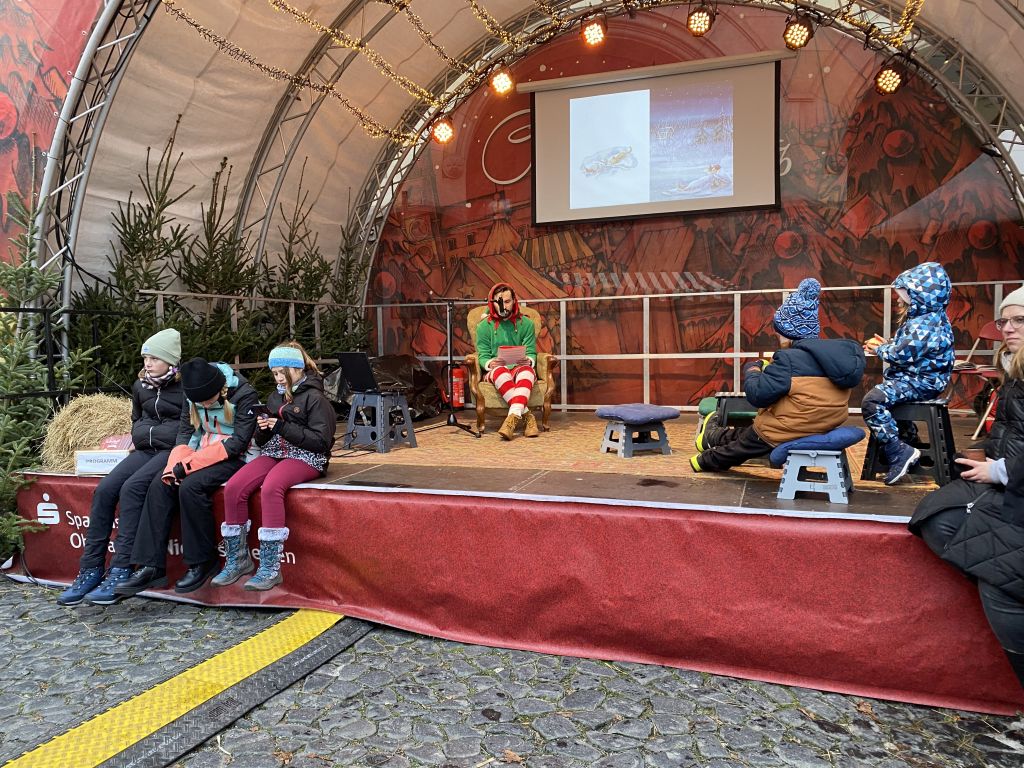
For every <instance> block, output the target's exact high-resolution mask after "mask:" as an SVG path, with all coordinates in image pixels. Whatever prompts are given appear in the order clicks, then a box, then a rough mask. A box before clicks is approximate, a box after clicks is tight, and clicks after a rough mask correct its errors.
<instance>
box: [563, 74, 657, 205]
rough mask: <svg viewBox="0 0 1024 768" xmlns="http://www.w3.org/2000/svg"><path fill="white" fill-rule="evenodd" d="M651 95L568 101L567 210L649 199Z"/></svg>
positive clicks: (613, 95) (640, 93)
mask: <svg viewBox="0 0 1024 768" xmlns="http://www.w3.org/2000/svg"><path fill="white" fill-rule="evenodd" d="M650 95H651V94H650V91H647V90H643V91H626V92H624V93H611V94H607V95H604V96H591V97H588V98H583V99H571V100H570V101H569V207H570V208H594V207H596V206H600V205H623V204H628V203H642V202H646V201H647V200H649V199H650V174H651V152H650V149H651V147H650Z"/></svg>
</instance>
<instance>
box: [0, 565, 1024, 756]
mask: <svg viewBox="0 0 1024 768" xmlns="http://www.w3.org/2000/svg"><path fill="white" fill-rule="evenodd" d="M55 597H56V593H55V592H51V591H46V590H42V589H39V588H37V587H33V586H20V585H13V584H10V583H4V584H0V648H4V649H10V651H9V652H8V653H7V654H3V655H2V656H0V679H2V680H3V684H4V686H3V687H4V693H5V695H4V696H3V697H0V762H3V760H5V759H7V758H10V757H14V756H16V755H17V754H19V753H20V752H22V751H23V750H24V749H26V748H29V747H31V746H33V745H34V744H36V743H38V742H39V741H41V740H43V739H45V738H48V737H49V736H51V735H53V734H54V733H55V732H59V731H60V730H62V729H63V728H66V727H68V726H70V725H74V724H76V723H77V722H79V721H81V720H82V719H84V718H85V717H87V716H89V715H91V714H94V713H96V712H98V711H101V710H103V709H105V708H106V707H108V706H110V705H111V704H114V703H117V702H118V701H120V700H122V699H124V698H126V697H127V696H129V695H132V694H134V693H137V692H139V691H140V690H142V689H143V688H144V687H147V686H149V685H152V684H153V683H155V682H157V681H159V680H161V679H164V678H166V677H167V676H169V675H171V674H174V673H176V672H178V671H180V670H181V669H183V668H185V667H187V666H190V665H191V664H193V663H196V662H198V661H200V660H202V659H204V658H207V657H209V656H210V655H212V654H213V653H215V652H217V651H219V650H221V649H222V648H224V647H226V646H228V645H230V644H233V643H234V642H235V641H236V640H240V639H242V638H244V637H247V636H249V635H251V634H252V633H253V632H256V631H258V630H260V629H262V628H264V627H265V626H267V625H268V624H270V623H271V622H273V621H276V620H277V619H278V618H279V617H280V616H281V614H280V613H274V612H261V611H251V610H231V609H202V608H194V607H191V606H187V605H180V604H174V603H169V602H164V601H151V600H141V599H136V600H131V601H127V602H125V603H122V604H121V605H120V606H117V607H115V608H113V609H105V610H104V609H99V608H81V607H78V608H73V609H65V608H62V607H60V606H58V605H56V604H55V603H54V599H55ZM125 659H127V663H126V662H125ZM86 692H87V693H86ZM1022 754H1024V718H1021V717H1017V718H1005V717H995V716H988V715H978V714H974V713H969V712H956V711H952V710H941V709H933V708H928V707H915V706H910V705H905V704H893V703H890V702H882V701H878V700H870V699H862V698H859V697H854V696H840V695H837V694H829V693H820V692H817V691H811V690H807V689H802V688H789V687H785V686H777V685H769V684H766V683H757V682H751V681H746V680H737V679H733V678H728V677H718V676H714V675H706V674H700V673H695V672H688V671H685V670H676V669H670V668H665V667H657V666H650V665H644V664H623V663H606V662H600V661H590V660H585V659H573V658H561V657H556V656H545V655H542V654H535V653H526V652H521V651H506V650H498V649H491V648H484V647H479V646H471V645H463V644H460V643H452V642H447V641H442V640H434V639H431V638H425V637H419V636H416V635H411V634H409V633H405V632H400V631H397V630H392V629H387V628H383V627H381V628H377V629H374V630H373V631H372V632H371V633H370V634H369V635H367V636H366V637H364V638H363V639H362V640H360V641H359V642H358V643H357V644H356V645H355V646H353V647H352V648H350V649H348V650H346V651H344V652H343V653H341V654H339V655H338V656H337V657H335V658H334V659H333V660H332V661H331V662H329V663H328V664H326V665H324V666H323V667H321V668H320V669H319V670H317V671H316V672H314V673H313V674H311V675H309V676H308V677H306V678H305V679H304V680H301V681H299V682H298V683H296V684H295V685H293V686H292V687H290V688H288V689H287V690H285V691H283V692H281V693H280V694H278V695H276V696H274V697H273V698H271V699H270V700H269V701H267V702H266V704H264V705H262V706H260V707H258V708H257V709H255V710H254V711H253V712H251V713H250V714H249V715H248V716H246V717H245V718H243V719H241V720H239V721H238V722H236V723H235V724H234V725H232V726H231V727H229V728H228V729H226V730H225V731H223V732H222V733H221V734H220V735H219V736H217V737H215V738H214V739H212V740H210V741H209V742H207V743H206V744H204V745H202V746H201V747H199V748H198V749H196V750H195V751H194V752H192V753H190V754H189V755H186V756H185V757H184V758H182V759H181V760H180V761H179V762H178V763H177V764H176V765H178V766H181V768H213V767H214V766H231V768H278V767H279V766H289V768H324V767H325V766H335V765H338V766H373V767H374V768H383V767H385V766H387V767H388V768H400V767H404V766H420V765H427V766H442V767H444V766H447V767H448V768H478V767H482V766H485V765H490V766H492V768H498V766H502V765H506V766H509V765H511V766H515V765H523V766H526V767H527V768H556V766H557V767H558V768H562V767H563V766H564V767H565V768H576V767H577V766H579V767H582V766H587V767H588V768H639V767H640V766H654V767H656V768H661V767H662V766H709V767H712V768H726V767H730V766H797V767H806V768H811V767H812V766H830V765H833V766H851V767H852V766H880V767H881V768H896V767H898V766H910V767H911V768H931V767H936V768H937V767H938V766H944V767H945V766H1006V767H1007V768H1011V767H1012V768H1020V766H1021V765H1022V757H1021V755H1022Z"/></svg>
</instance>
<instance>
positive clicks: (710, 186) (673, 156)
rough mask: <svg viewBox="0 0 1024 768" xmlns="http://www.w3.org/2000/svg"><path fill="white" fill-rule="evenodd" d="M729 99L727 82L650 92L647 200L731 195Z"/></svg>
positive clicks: (730, 96)
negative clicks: (649, 180)
mask: <svg viewBox="0 0 1024 768" xmlns="http://www.w3.org/2000/svg"><path fill="white" fill-rule="evenodd" d="M732 141H733V102H732V86H731V85H730V84H729V83H714V84H709V85H704V86H698V87H695V88H686V89H682V88H659V89H657V90H654V91H652V93H651V197H650V199H651V200H655V199H659V198H667V199H671V200H691V199H694V198H699V197H730V196H731V195H732V193H733V186H732V180H733V152H732Z"/></svg>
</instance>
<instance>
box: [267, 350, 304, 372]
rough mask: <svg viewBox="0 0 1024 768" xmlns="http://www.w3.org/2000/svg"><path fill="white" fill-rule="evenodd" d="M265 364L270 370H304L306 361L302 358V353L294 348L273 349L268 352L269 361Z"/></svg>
mask: <svg viewBox="0 0 1024 768" xmlns="http://www.w3.org/2000/svg"><path fill="white" fill-rule="evenodd" d="M267 364H268V365H269V366H270V367H271V368H300V369H305V367H306V361H305V360H304V359H303V358H302V352H301V351H299V350H297V349H296V348H295V347H274V348H273V349H272V350H270V359H269V360H268V361H267Z"/></svg>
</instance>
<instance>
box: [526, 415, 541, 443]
mask: <svg viewBox="0 0 1024 768" xmlns="http://www.w3.org/2000/svg"><path fill="white" fill-rule="evenodd" d="M523 434H524V435H526V436H527V437H537V436H538V435H540V429H539V428H538V427H537V417H536V416H534V415H533V414H532V413H530V411H527V412H526V413H524V414H523Z"/></svg>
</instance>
